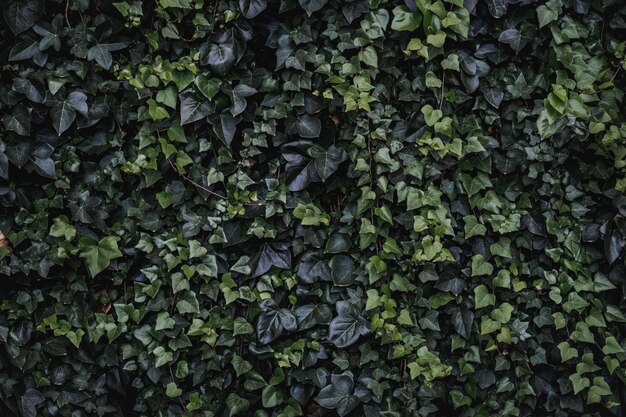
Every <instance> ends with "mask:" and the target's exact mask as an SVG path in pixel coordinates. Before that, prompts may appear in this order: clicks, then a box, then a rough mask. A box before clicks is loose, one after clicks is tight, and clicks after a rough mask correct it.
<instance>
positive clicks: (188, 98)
mask: <svg viewBox="0 0 626 417" xmlns="http://www.w3.org/2000/svg"><path fill="white" fill-rule="evenodd" d="M178 99H179V100H180V124H181V126H183V125H186V124H189V123H193V122H196V121H198V120H202V119H204V118H205V117H207V116H208V115H209V114H211V113H213V110H214V109H215V106H214V105H212V104H211V103H209V102H208V101H198V100H196V98H195V96H194V94H193V91H192V90H186V91H183V92H182V93H180V94H179V95H178Z"/></svg>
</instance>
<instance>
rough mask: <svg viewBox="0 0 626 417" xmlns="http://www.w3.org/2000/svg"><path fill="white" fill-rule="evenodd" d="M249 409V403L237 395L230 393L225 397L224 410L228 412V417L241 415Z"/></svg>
mask: <svg viewBox="0 0 626 417" xmlns="http://www.w3.org/2000/svg"><path fill="white" fill-rule="evenodd" d="M249 407H250V401H248V400H246V399H245V398H242V397H240V396H239V395H237V394H235V393H233V392H231V393H230V394H228V396H227V397H226V410H228V417H233V416H235V415H237V414H243V413H245V412H246V411H248V408H249Z"/></svg>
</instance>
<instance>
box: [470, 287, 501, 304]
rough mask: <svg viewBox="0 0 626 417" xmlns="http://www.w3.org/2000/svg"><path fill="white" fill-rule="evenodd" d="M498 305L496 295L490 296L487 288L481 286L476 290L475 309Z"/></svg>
mask: <svg viewBox="0 0 626 417" xmlns="http://www.w3.org/2000/svg"><path fill="white" fill-rule="evenodd" d="M495 304H496V296H495V294H490V293H489V290H488V289H487V287H485V286H484V285H479V286H477V287H476V288H474V307H476V308H484V307H488V306H492V305H495Z"/></svg>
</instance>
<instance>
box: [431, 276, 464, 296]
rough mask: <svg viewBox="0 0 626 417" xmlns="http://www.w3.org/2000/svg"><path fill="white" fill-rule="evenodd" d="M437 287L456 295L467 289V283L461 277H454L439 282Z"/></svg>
mask: <svg viewBox="0 0 626 417" xmlns="http://www.w3.org/2000/svg"><path fill="white" fill-rule="evenodd" d="M435 287H436V288H437V289H439V290H441V291H445V292H450V293H452V294H454V296H455V297H456V296H458V295H459V294H461V292H463V290H465V289H467V283H466V282H465V281H464V280H462V279H461V278H452V279H449V280H447V281H442V282H439V283H437V285H435Z"/></svg>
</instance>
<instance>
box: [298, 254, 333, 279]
mask: <svg viewBox="0 0 626 417" xmlns="http://www.w3.org/2000/svg"><path fill="white" fill-rule="evenodd" d="M296 275H298V278H300V280H301V281H302V282H303V283H305V284H314V283H316V282H317V281H318V280H320V279H321V280H322V281H330V280H331V279H332V278H331V271H330V266H328V262H327V261H325V260H324V259H322V258H321V257H320V256H319V253H318V252H316V251H309V252H306V253H305V254H304V255H302V258H301V259H300V262H298V266H297V267H296Z"/></svg>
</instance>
